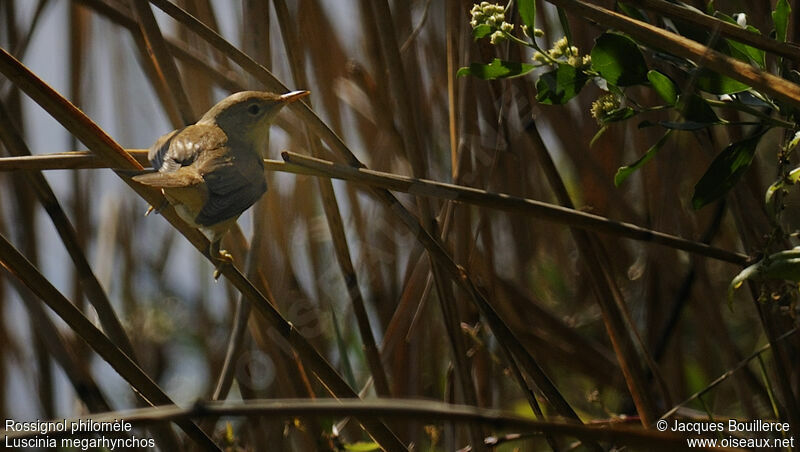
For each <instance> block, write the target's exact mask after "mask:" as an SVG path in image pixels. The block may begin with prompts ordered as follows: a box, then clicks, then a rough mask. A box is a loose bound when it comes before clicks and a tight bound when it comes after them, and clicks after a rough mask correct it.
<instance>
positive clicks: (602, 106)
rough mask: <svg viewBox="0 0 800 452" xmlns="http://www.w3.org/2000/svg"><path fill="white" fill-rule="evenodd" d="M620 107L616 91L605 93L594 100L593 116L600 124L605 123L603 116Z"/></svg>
mask: <svg viewBox="0 0 800 452" xmlns="http://www.w3.org/2000/svg"><path fill="white" fill-rule="evenodd" d="M619 107H620V102H619V98H618V97H617V96H616V95H615V94H614V93H605V94H603V95H602V96H600V97H598V98H597V100H595V101H594V102H592V110H591V111H592V117H593V118H594V119H596V120H597V123H598V124H602V123H603V118H605V117H606V116H608V114H609V113H611V112H613V111H614V110H617V109H618V108H619Z"/></svg>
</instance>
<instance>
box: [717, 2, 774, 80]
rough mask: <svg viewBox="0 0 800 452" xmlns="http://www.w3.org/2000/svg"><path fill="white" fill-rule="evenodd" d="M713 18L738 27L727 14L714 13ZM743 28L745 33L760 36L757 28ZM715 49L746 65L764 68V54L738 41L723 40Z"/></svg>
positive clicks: (748, 26)
mask: <svg viewBox="0 0 800 452" xmlns="http://www.w3.org/2000/svg"><path fill="white" fill-rule="evenodd" d="M714 17H716V18H718V19H720V20H723V21H725V22H728V23H730V24H733V25H736V26H739V24H738V23H737V22H736V20H734V19H733V17H731V16H728V15H727V14H723V13H721V12H719V11H717V12H715V13H714ZM745 28H746V30H747V31H749V32H751V33H754V34H757V35H760V34H761V32H760V31H759V30H758V28H756V27H754V26H752V25H747V26H746V27H745ZM715 47H716V48H717V50H719V51H721V52H722V53H724V54H725V55H728V56H730V57H733V58H736V59H737V60H741V61H744V62H747V63H750V62H752V63H755V64H756V65H757V66H758V67H759V68H761V69H764V66H765V64H766V60H765V57H766V52H764V51H763V50H761V49H757V48H755V47H753V46H749V45H747V44H742V43H741V42H739V41H734V40H732V39H724V40H723V41H722V42H721V43H720V45H718V46H715Z"/></svg>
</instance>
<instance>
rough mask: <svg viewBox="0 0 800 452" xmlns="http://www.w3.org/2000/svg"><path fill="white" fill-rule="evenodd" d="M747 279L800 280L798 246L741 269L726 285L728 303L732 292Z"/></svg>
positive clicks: (799, 252) (731, 298) (799, 253)
mask: <svg viewBox="0 0 800 452" xmlns="http://www.w3.org/2000/svg"><path fill="white" fill-rule="evenodd" d="M748 279H752V280H756V281H764V280H784V281H792V282H800V247H796V248H792V249H790V250H783V251H780V252H777V253H775V254H772V255H770V256H768V257H765V258H764V259H762V260H760V261H758V262H756V263H755V264H753V265H751V266H749V267H747V268H745V269H744V270H742V271H741V272H740V273H739V274H738V275H736V277H735V278H733V280H732V281H731V284H730V286H729V287H728V302H729V303H730V302H731V301H732V300H733V292H734V291H735V290H736V289H738V288H739V287H741V286H742V284H744V282H745V281H747V280H748Z"/></svg>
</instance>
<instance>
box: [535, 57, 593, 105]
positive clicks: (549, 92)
mask: <svg viewBox="0 0 800 452" xmlns="http://www.w3.org/2000/svg"><path fill="white" fill-rule="evenodd" d="M587 80H589V77H587V76H586V74H584V73H583V72H582V71H579V70H577V69H575V68H574V67H572V66H570V65H568V64H564V63H559V64H558V68H557V69H555V70H552V71H550V72H546V73H544V74H542V76H541V77H539V80H538V81H537V82H536V91H537V93H536V100H538V101H539V102H541V103H543V104H545V105H560V104H564V103H566V102H567V101H568V100H570V99H572V98H573V97H575V96H576V95H577V94H578V92H579V91H580V90H581V88H583V85H585V84H586V81H587Z"/></svg>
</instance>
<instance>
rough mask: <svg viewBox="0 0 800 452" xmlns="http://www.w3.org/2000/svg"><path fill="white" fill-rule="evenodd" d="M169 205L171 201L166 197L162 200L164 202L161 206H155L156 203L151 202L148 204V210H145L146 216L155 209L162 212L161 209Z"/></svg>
mask: <svg viewBox="0 0 800 452" xmlns="http://www.w3.org/2000/svg"><path fill="white" fill-rule="evenodd" d="M168 205H169V201H167V200H166V199H165V200H164V202H162V203H161V205H160V206H158V207H156V206H154V205H152V204H150V205H148V206H147V212H145V213H144V216H148V215H150V214H151V213H153V211H156V212H161V211H162V210H163V209H164V208H165V207H167V206H168Z"/></svg>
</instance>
